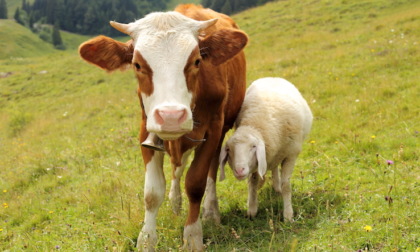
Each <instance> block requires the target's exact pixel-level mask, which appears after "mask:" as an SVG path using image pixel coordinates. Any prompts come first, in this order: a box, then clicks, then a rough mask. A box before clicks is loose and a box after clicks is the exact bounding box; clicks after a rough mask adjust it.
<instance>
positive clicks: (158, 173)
mask: <svg viewBox="0 0 420 252" xmlns="http://www.w3.org/2000/svg"><path fill="white" fill-rule="evenodd" d="M147 152H149V150H147ZM150 153H152V155H153V156H152V157H151V159H150V161H149V162H148V163H146V178H145V183H144V205H145V208H146V209H145V210H146V213H145V217H144V225H143V228H142V230H141V232H140V234H139V237H138V239H137V248H138V249H139V250H140V251H154V248H155V247H156V243H157V233H156V217H157V214H158V210H159V207H160V205H161V204H162V202H163V199H164V197H165V177H164V174H163V153H161V152H157V151H155V152H154V151H150ZM153 153H154V154H153ZM144 156H145V155H144V151H143V157H144Z"/></svg>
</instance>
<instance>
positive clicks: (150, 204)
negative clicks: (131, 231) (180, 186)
mask: <svg viewBox="0 0 420 252" xmlns="http://www.w3.org/2000/svg"><path fill="white" fill-rule="evenodd" d="M144 204H145V205H146V209H147V210H148V211H150V210H153V209H155V208H157V207H158V206H159V199H158V196H157V195H156V194H154V193H147V194H145V195H144Z"/></svg>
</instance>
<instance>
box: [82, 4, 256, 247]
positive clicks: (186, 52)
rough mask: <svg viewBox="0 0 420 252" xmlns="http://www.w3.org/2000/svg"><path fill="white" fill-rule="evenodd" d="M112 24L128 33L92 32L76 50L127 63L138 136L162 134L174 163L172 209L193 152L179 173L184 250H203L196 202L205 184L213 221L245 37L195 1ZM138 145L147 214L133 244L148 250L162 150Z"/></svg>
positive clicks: (160, 187) (98, 60)
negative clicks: (122, 38) (124, 37)
mask: <svg viewBox="0 0 420 252" xmlns="http://www.w3.org/2000/svg"><path fill="white" fill-rule="evenodd" d="M111 25H112V26H113V27H114V28H116V29H117V30H119V31H121V32H123V33H126V34H128V35H130V36H131V38H132V40H130V41H128V42H127V43H121V42H118V41H115V40H113V39H111V38H108V37H104V36H99V37H96V38H93V39H91V40H89V41H87V42H85V43H83V44H82V45H81V46H80V48H79V52H80V55H81V56H82V58H83V59H85V60H86V61H88V62H90V63H93V64H95V65H97V66H99V67H101V68H103V69H105V70H107V71H113V70H116V69H123V68H126V67H127V65H131V66H132V68H133V69H134V72H135V74H136V77H137V79H138V83H139V88H138V95H139V98H140V103H141V107H142V119H143V120H142V123H141V129H140V141H141V142H143V141H144V140H145V139H146V138H147V137H148V135H149V134H150V133H149V132H151V133H154V134H157V135H158V136H159V137H160V138H161V139H163V140H164V146H165V150H166V152H167V153H168V154H169V155H170V160H171V164H172V167H173V174H172V185H171V191H170V193H169V198H170V200H171V203H172V205H173V209H174V211H175V212H176V213H178V212H179V211H180V208H181V191H180V185H179V181H180V177H181V176H182V174H183V170H184V167H185V166H186V160H187V157H188V155H189V154H190V153H191V152H192V151H195V155H194V159H193V161H192V163H191V165H190V168H189V169H188V172H187V175H186V178H185V189H186V193H187V195H188V200H189V211H188V217H187V220H186V223H185V228H184V242H185V248H186V249H188V250H202V249H203V235H202V227H201V222H200V219H199V214H200V204H201V201H202V198H203V195H204V192H205V191H206V198H205V202H204V212H203V218H210V219H214V220H215V221H220V213H219V209H218V202H217V197H216V188H215V182H216V177H217V167H218V157H219V153H220V148H221V144H222V142H223V138H224V136H225V133H226V132H227V131H228V130H229V129H230V128H232V126H233V123H234V121H235V119H236V116H237V114H238V112H239V109H240V106H241V104H242V101H243V99H244V94H245V88H246V87H245V86H246V80H245V68H246V63H245V56H244V53H243V51H242V49H243V48H244V46H245V45H246V44H247V41H248V38H247V36H246V34H245V33H244V32H242V31H240V30H239V29H238V27H237V25H236V24H235V22H234V21H233V20H232V19H231V18H229V17H228V16H226V15H223V14H220V13H217V12H214V11H212V10H210V9H204V8H202V7H201V6H195V5H181V6H178V7H177V8H176V9H175V11H171V12H165V13H163V12H156V13H151V14H149V15H147V16H145V17H144V18H142V19H139V20H137V21H135V22H133V23H129V24H120V23H116V22H111ZM141 151H142V156H143V160H144V163H145V166H146V176H145V185H144V203H145V210H146V213H145V218H144V226H143V228H142V230H141V232H140V234H139V238H138V241H137V246H138V248H139V249H145V250H154V247H155V246H156V243H157V233H156V216H157V213H158V209H159V207H160V205H161V204H162V202H163V200H164V194H165V178H164V174H163V155H164V154H163V152H158V151H154V150H152V149H148V148H144V147H142V148H141ZM206 186H207V188H206Z"/></svg>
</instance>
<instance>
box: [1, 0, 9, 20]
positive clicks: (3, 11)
mask: <svg viewBox="0 0 420 252" xmlns="http://www.w3.org/2000/svg"><path fill="white" fill-rule="evenodd" d="M0 19H7V4H6V0H1V1H0Z"/></svg>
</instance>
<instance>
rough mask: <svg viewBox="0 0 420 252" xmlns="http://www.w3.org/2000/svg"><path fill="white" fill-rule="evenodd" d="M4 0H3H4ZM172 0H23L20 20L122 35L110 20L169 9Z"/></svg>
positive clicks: (31, 25) (32, 25)
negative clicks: (167, 5) (168, 4)
mask: <svg viewBox="0 0 420 252" xmlns="http://www.w3.org/2000/svg"><path fill="white" fill-rule="evenodd" d="M1 1H3V0H1ZM167 1H168V0H89V1H86V0H35V1H34V2H33V4H30V3H29V2H28V1H26V0H22V8H20V9H18V10H17V11H16V13H17V14H15V19H16V21H17V22H19V23H21V24H24V25H26V26H28V27H29V28H31V29H36V27H37V26H39V25H42V24H50V25H56V26H59V27H60V29H62V30H66V31H69V32H74V33H78V34H85V35H95V34H105V35H109V36H116V35H120V33H119V32H118V31H116V30H115V29H112V27H110V25H109V21H110V20H116V21H118V22H122V23H129V22H133V21H134V20H136V19H138V18H141V17H143V16H144V15H145V14H147V13H149V12H152V11H158V10H160V11H161V10H165V9H166V4H167Z"/></svg>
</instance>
